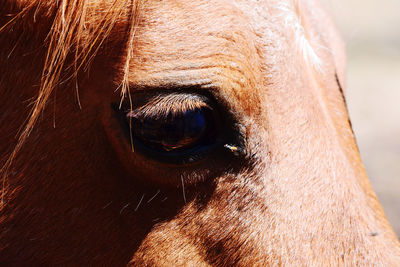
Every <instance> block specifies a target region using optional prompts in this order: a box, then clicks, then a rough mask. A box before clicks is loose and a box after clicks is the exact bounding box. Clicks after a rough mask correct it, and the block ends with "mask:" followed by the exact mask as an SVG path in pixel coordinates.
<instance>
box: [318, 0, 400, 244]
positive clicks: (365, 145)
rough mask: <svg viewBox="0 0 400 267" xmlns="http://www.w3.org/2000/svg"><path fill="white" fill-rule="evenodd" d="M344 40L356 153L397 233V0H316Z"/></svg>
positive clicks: (399, 17) (399, 88) (399, 8)
mask: <svg viewBox="0 0 400 267" xmlns="http://www.w3.org/2000/svg"><path fill="white" fill-rule="evenodd" d="M322 1H323V3H324V5H325V6H326V9H327V10H328V11H329V12H330V13H331V14H332V15H333V17H334V20H335V22H336V25H337V26H338V28H339V31H340V32H341V33H342V36H343V38H344V39H345V41H346V43H347V56H348V70H347V82H348V83H347V92H346V97H347V103H348V108H349V112H350V117H351V120H352V123H353V128H354V132H355V135H356V138H357V143H358V145H359V147H360V151H361V157H362V159H363V162H364V165H365V168H366V169H367V172H368V175H369V178H370V181H371V183H372V186H373V187H374V189H375V192H376V193H377V195H378V198H379V200H380V202H381V204H382V205H383V208H384V210H385V213H386V216H387V217H388V219H389V221H390V222H391V224H392V226H393V228H394V230H395V231H396V233H397V236H399V237H400V14H399V12H400V0H381V1H377V0H322Z"/></svg>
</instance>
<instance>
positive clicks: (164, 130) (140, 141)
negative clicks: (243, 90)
mask: <svg viewBox="0 0 400 267" xmlns="http://www.w3.org/2000/svg"><path fill="white" fill-rule="evenodd" d="M126 118H127V121H128V122H129V124H130V130H131V136H132V139H133V142H134V146H140V147H141V148H144V150H145V151H146V152H147V154H149V153H152V155H153V156H162V157H164V158H166V159H167V160H168V158H171V157H175V158H177V157H183V156H190V157H191V161H194V160H193V158H194V157H193V156H195V155H196V153H197V152H204V150H207V149H208V148H210V147H212V145H213V144H214V143H215V140H216V124H215V118H214V114H213V111H212V110H211V109H210V108H209V107H201V108H194V109H190V110H186V111H174V112H169V113H167V114H165V115H157V114H155V115H143V114H141V113H138V114H137V113H135V112H134V111H131V112H129V113H128V114H127V115H126Z"/></svg>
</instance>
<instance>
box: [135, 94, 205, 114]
mask: <svg viewBox="0 0 400 267" xmlns="http://www.w3.org/2000/svg"><path fill="white" fill-rule="evenodd" d="M201 108H208V109H211V110H212V107H211V106H210V105H209V100H208V98H207V97H205V96H203V95H197V94H189V93H172V94H165V95H158V96H155V97H153V98H150V100H148V101H147V102H146V103H145V104H144V105H142V106H139V107H138V108H134V109H132V110H130V111H129V112H128V114H127V116H128V117H139V118H146V117H151V118H153V119H156V118H163V117H166V116H168V115H169V114H172V115H174V114H183V113H185V112H186V111H188V110H195V109H201Z"/></svg>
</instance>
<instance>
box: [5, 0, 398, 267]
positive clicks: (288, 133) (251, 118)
mask: <svg viewBox="0 0 400 267" xmlns="http://www.w3.org/2000/svg"><path fill="white" fill-rule="evenodd" d="M0 48H1V49H0V92H1V93H0V99H1V100H2V103H1V105H0V114H1V116H0V130H1V135H0V155H1V158H0V164H1V166H2V169H1V175H2V176H1V179H2V183H3V185H2V202H1V210H0V265H4V266H15V265H16V266H22V265H25V266H26V265H44V266H47V265H50V266H53V265H72V266H90V265H95V266H99V265H100V266H102V265H105V266H119V265H126V264H130V265H135V266H154V265H159V266H177V265H188V266H210V265H215V266H232V265H239V266H265V265H267V266H278V265H283V266H371V265H374V266H396V265H398V264H399V263H400V245H399V242H398V239H397V238H396V236H395V234H394V233H393V231H392V229H391V227H390V225H389V224H388V222H387V220H386V218H385V215H384V213H383V211H382V208H381V207H380V205H379V203H378V201H377V199H376V196H375V194H374V192H373V190H372V188H371V186H370V185H369V182H368V179H367V176H366V174H365V171H364V168H363V166H362V163H361V159H360V156H359V153H358V150H357V146H356V143H355V140H354V136H353V133H352V130H351V125H350V123H349V118H348V114H347V110H346V106H345V101H344V98H343V90H345V85H346V84H345V53H344V46H343V43H342V41H341V39H340V37H339V35H338V34H337V32H336V30H335V27H334V26H333V24H332V22H331V21H330V19H329V17H328V16H327V15H326V13H325V12H324V11H323V10H322V8H321V7H320V5H319V4H318V3H317V1H315V0H284V1H282V0H264V1H252V0H234V1H232V0H198V1H197V0H193V1H190V0H164V1H155V0H154V1H153V0H151V1H150V0H149V1H146V0H143V1H139V0H132V1H127V0H94V1H89V0H59V1H50V0H47V1H45V0H4V1H3V2H2V3H1V6H0ZM138 88H140V89H141V90H143V89H146V90H147V91H148V92H145V94H148V95H149V96H151V97H150V98H149V99H152V101H154V102H151V101H150V103H154V105H152V106H151V107H150V106H148V105H147V106H146V105H144V109H143V112H145V113H146V112H147V113H151V114H166V113H167V109H173V110H176V112H181V111H182V110H185V109H189V108H191V107H192V106H195V107H203V106H208V103H206V102H207V101H205V102H202V100H201V98H198V99H195V101H194V102H193V103H192V102H191V101H190V100H188V99H185V101H186V102H185V103H186V104H185V105H186V106H184V107H180V108H181V109H179V108H178V107H176V101H175V100H174V101H172V100H171V99H172V98H173V99H175V98H174V97H175V96H174V93H176V92H177V91H179V92H186V91H185V90H186V89H185V88H190V92H189V94H190V93H192V92H193V91H195V90H199V91H198V92H199V94H203V93H204V92H207V95H213V96H214V98H215V99H214V100H216V101H217V102H218V103H219V105H220V106H223V107H224V108H225V109H226V110H227V111H229V114H230V117H229V118H226V119H227V121H229V122H232V124H233V125H232V131H234V132H235V133H232V134H234V135H235V136H240V138H236V139H235V138H233V139H232V142H233V141H235V142H237V143H232V144H231V143H228V144H225V148H226V147H227V148H229V149H230V150H231V152H234V149H232V148H236V147H238V146H243V147H244V148H243V153H238V154H237V155H236V154H234V153H231V154H232V155H228V154H223V156H220V155H219V154H211V155H208V157H207V158H206V159H204V160H202V161H200V162H199V163H196V164H187V165H188V166H170V165H165V164H163V163H160V162H157V161H152V160H149V159H148V158H146V157H144V156H142V155H141V154H140V153H136V152H132V151H131V149H130V146H129V140H126V138H125V136H124V133H123V131H122V130H121V127H120V126H121V125H120V123H119V120H118V118H117V117H118V114H119V113H118V107H122V106H124V105H122V101H125V102H124V104H125V105H128V106H129V109H132V105H133V104H134V103H135V99H134V98H135V97H138V98H139V97H140V96H138V94H137V89H138ZM152 90H162V94H161V95H160V94H158V95H155V96H154V95H152ZM170 92H174V93H172V94H171V93H170ZM121 96H122V101H121ZM179 97H182V95H180V96H178V98H179ZM171 103H173V104H171ZM133 127H134V126H133ZM229 127H230V126H229ZM15 137H16V139H15ZM127 144H128V145H127ZM221 149H222V148H221ZM166 184H167V185H166Z"/></svg>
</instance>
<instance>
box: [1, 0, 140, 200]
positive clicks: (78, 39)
mask: <svg viewBox="0 0 400 267" xmlns="http://www.w3.org/2000/svg"><path fill="white" fill-rule="evenodd" d="M142 2H143V0H98V1H91V0H58V1H53V0H49V1H42V0H32V1H19V2H18V1H17V2H16V4H14V7H13V8H18V5H19V6H21V7H20V8H21V9H20V11H19V13H17V14H16V15H15V16H14V17H12V18H11V19H10V20H9V21H8V22H7V23H5V24H4V25H0V34H5V32H7V30H8V29H9V28H11V27H13V26H14V25H16V24H18V23H24V21H23V20H24V19H26V18H29V19H33V20H37V17H38V14H39V13H42V15H43V13H46V14H47V15H48V17H50V18H51V20H52V21H51V23H50V24H51V28H50V31H49V33H48V35H47V38H46V40H47V53H46V58H45V61H44V67H43V70H42V75H41V82H40V88H39V92H38V95H37V97H36V98H35V101H34V104H33V107H32V109H31V111H30V114H29V117H28V120H27V123H26V125H25V126H24V128H23V130H22V132H21V134H20V135H19V137H18V142H17V145H16V146H15V148H14V149H13V151H12V153H11V154H10V156H9V157H8V159H7V161H6V163H5V164H4V165H3V166H2V168H1V169H0V175H1V177H2V183H3V186H2V189H3V190H2V194H1V195H2V199H1V204H3V200H4V194H5V179H6V177H7V172H8V170H9V168H10V166H11V164H12V162H13V160H14V158H15V156H16V155H17V153H18V152H19V151H20V149H21V147H22V145H23V144H24V143H25V141H26V139H27V138H28V137H29V135H30V133H31V131H32V129H33V127H34V125H35V124H36V122H37V120H38V118H39V115H40V114H41V112H42V111H43V110H44V109H45V107H46V103H47V102H48V100H49V98H50V96H51V95H52V92H53V91H54V89H55V88H56V87H57V86H58V85H59V83H60V82H61V79H62V78H63V75H64V74H63V71H64V70H65V69H69V68H71V67H72V69H73V73H72V75H71V77H72V78H75V80H77V75H78V72H79V71H80V70H81V69H84V68H88V67H89V64H90V62H91V61H92V59H93V58H94V57H95V55H96V54H97V52H98V51H99V49H100V47H101V45H102V44H103V43H104V41H105V40H106V38H107V37H108V36H109V34H110V33H111V31H112V29H113V28H114V26H115V25H116V24H117V23H118V22H119V21H120V20H121V18H124V20H125V21H126V20H127V19H128V21H127V25H128V27H127V38H126V39H127V45H126V49H125V51H126V57H125V65H124V66H125V67H124V70H123V72H124V76H123V80H122V83H121V86H120V88H121V94H122V96H123V97H125V96H126V95H127V94H129V90H128V80H129V62H130V60H131V58H132V55H133V40H134V35H135V29H136V26H137V24H138V18H139V14H138V13H139V8H140V6H141V5H142ZM126 18H127V19H126ZM71 54H72V55H73V56H74V59H73V61H72V62H73V63H72V66H67V64H68V63H67V57H70V56H71ZM76 88H77V90H78V87H76ZM77 97H78V103H79V96H78V92H77Z"/></svg>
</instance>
